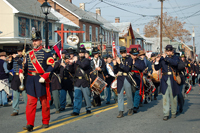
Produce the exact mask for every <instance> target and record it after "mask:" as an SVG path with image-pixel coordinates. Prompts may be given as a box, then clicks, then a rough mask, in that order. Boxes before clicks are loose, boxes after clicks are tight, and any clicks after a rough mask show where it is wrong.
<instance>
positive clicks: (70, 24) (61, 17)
mask: <svg viewBox="0 0 200 133" xmlns="http://www.w3.org/2000/svg"><path fill="white" fill-rule="evenodd" d="M51 13H52V14H53V15H55V16H56V17H57V18H58V19H59V21H58V23H61V24H65V25H69V26H72V27H76V28H80V27H79V26H78V25H76V24H75V23H74V22H72V21H71V20H69V19H68V18H66V17H64V16H63V15H62V14H60V13H59V12H57V11H55V10H54V9H53V8H51Z"/></svg>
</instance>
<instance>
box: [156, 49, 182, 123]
mask: <svg viewBox="0 0 200 133" xmlns="http://www.w3.org/2000/svg"><path fill="white" fill-rule="evenodd" d="M177 65H178V58H177V57H176V56H174V55H173V47H172V45H167V46H166V48H165V53H164V54H163V55H162V57H157V58H156V63H155V69H156V70H159V69H161V68H162V78H161V84H160V89H161V93H162V94H163V113H164V117H163V120H168V118H169V111H170V103H171V113H172V116H171V117H172V118H176V110H177V95H178V94H179V92H180V91H179V86H178V84H177V82H176V81H175V79H174V77H175V75H173V72H174V69H175V68H176V67H177ZM169 102H170V103H169Z"/></svg>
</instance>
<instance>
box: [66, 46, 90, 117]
mask: <svg viewBox="0 0 200 133" xmlns="http://www.w3.org/2000/svg"><path fill="white" fill-rule="evenodd" d="M85 52H86V50H85V47H84V46H80V47H79V49H78V53H79V57H78V60H77V58H75V60H74V62H73V61H70V63H69V64H70V65H69V71H70V72H73V73H74V108H73V113H71V115H72V116H77V115H79V113H80V109H81V107H82V96H84V99H85V101H86V113H87V114H89V113H91V102H90V89H89V84H90V79H89V73H90V71H91V66H90V60H89V59H86V58H85Z"/></svg>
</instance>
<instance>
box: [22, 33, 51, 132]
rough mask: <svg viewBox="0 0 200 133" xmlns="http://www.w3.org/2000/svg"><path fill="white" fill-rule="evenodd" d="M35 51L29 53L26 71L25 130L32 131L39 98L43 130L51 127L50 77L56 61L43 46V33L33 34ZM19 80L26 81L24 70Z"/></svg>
mask: <svg viewBox="0 0 200 133" xmlns="http://www.w3.org/2000/svg"><path fill="white" fill-rule="evenodd" d="M32 41H33V50H30V51H29V52H27V57H26V64H25V66H24V70H25V71H28V76H27V79H26V92H27V97H28V100H27V105H26V118H27V125H26V126H25V127H23V129H24V130H28V131H32V130H33V127H34V121H35V113H36V107H37V101H38V97H39V98H40V101H41V104H42V123H43V125H42V128H48V127H49V120H50V104H49V101H50V100H51V94H50V84H49V83H50V79H49V75H50V73H51V72H52V71H53V66H54V59H53V57H52V54H51V53H50V50H48V49H44V48H43V46H42V37H41V32H40V31H37V32H32ZM19 78H20V79H21V80H22V79H24V75H23V70H21V69H20V71H19Z"/></svg>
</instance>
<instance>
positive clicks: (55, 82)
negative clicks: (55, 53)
mask: <svg viewBox="0 0 200 133" xmlns="http://www.w3.org/2000/svg"><path fill="white" fill-rule="evenodd" d="M54 60H55V59H54ZM60 64H61V63H60V62H59V60H58V61H56V60H55V65H54V70H53V72H52V73H51V75H52V76H51V90H52V97H53V103H54V105H55V108H56V112H55V113H56V114H59V113H60V111H59V110H60V99H59V97H60V90H61V89H62V87H61V79H60V66H61V65H60Z"/></svg>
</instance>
